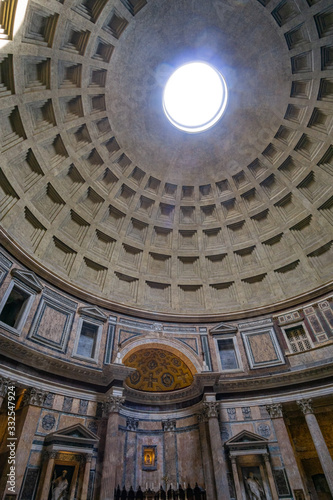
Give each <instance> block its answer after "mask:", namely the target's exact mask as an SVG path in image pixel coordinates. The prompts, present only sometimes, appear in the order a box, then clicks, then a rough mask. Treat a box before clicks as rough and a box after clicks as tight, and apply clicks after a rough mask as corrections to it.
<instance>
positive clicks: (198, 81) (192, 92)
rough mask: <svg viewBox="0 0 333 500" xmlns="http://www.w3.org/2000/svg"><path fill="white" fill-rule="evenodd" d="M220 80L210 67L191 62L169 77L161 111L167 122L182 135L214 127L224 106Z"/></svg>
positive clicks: (223, 93)
mask: <svg viewBox="0 0 333 500" xmlns="http://www.w3.org/2000/svg"><path fill="white" fill-rule="evenodd" d="M227 99H228V90H227V86H226V83H225V80H224V78H223V76H222V75H221V74H220V73H219V72H218V71H217V70H216V69H214V68H213V67H212V66H210V65H209V64H206V63H203V62H192V63H188V64H185V65H184V66H181V67H180V68H178V69H176V71H175V72H174V73H173V74H172V75H171V76H170V78H169V80H168V81H167V84H166V86H165V89H164V94H163V108H164V112H165V114H166V116H167V118H168V119H169V120H170V122H171V123H172V124H173V125H174V126H175V127H177V128H179V129H180V130H184V131H185V132H192V133H195V132H202V131H204V130H207V129H208V128H210V127H212V126H213V125H215V123H216V122H217V121H218V120H219V119H220V118H221V116H222V115H223V112H224V110H225V107H226V105H227Z"/></svg>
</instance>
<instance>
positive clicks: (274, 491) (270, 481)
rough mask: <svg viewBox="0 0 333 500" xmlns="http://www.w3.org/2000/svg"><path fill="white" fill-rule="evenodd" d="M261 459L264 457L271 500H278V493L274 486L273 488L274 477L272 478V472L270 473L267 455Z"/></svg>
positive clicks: (270, 468)
mask: <svg viewBox="0 0 333 500" xmlns="http://www.w3.org/2000/svg"><path fill="white" fill-rule="evenodd" d="M263 457H264V462H265V467H266V472H267V477H268V482H269V487H270V489H271V494H272V500H278V498H279V495H278V492H277V490H276V486H275V481H274V477H273V472H272V467H271V462H270V459H269V454H268V453H264V455H263Z"/></svg>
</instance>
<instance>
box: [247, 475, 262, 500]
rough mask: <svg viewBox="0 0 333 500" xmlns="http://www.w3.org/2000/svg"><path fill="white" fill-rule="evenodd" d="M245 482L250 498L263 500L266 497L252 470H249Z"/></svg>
mask: <svg viewBox="0 0 333 500" xmlns="http://www.w3.org/2000/svg"><path fill="white" fill-rule="evenodd" d="M245 482H246V486H247V491H248V495H249V497H250V500H264V499H265V498H266V497H265V492H264V489H263V487H262V486H261V484H260V482H259V480H258V479H257V478H256V477H255V476H254V474H253V472H249V475H248V476H247V478H246V479H245Z"/></svg>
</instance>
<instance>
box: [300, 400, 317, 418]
mask: <svg viewBox="0 0 333 500" xmlns="http://www.w3.org/2000/svg"><path fill="white" fill-rule="evenodd" d="M296 404H297V406H298V407H299V408H300V409H301V410H302V412H303V413H304V415H308V414H309V413H314V411H313V408H312V399H310V398H309V399H299V400H298V401H296Z"/></svg>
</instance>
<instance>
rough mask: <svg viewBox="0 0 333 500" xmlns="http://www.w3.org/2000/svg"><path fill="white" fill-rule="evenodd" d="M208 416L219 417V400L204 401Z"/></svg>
mask: <svg viewBox="0 0 333 500" xmlns="http://www.w3.org/2000/svg"><path fill="white" fill-rule="evenodd" d="M202 406H203V408H204V411H205V413H206V415H207V418H217V417H218V410H219V403H218V402H217V401H204V402H203V403H202Z"/></svg>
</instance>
